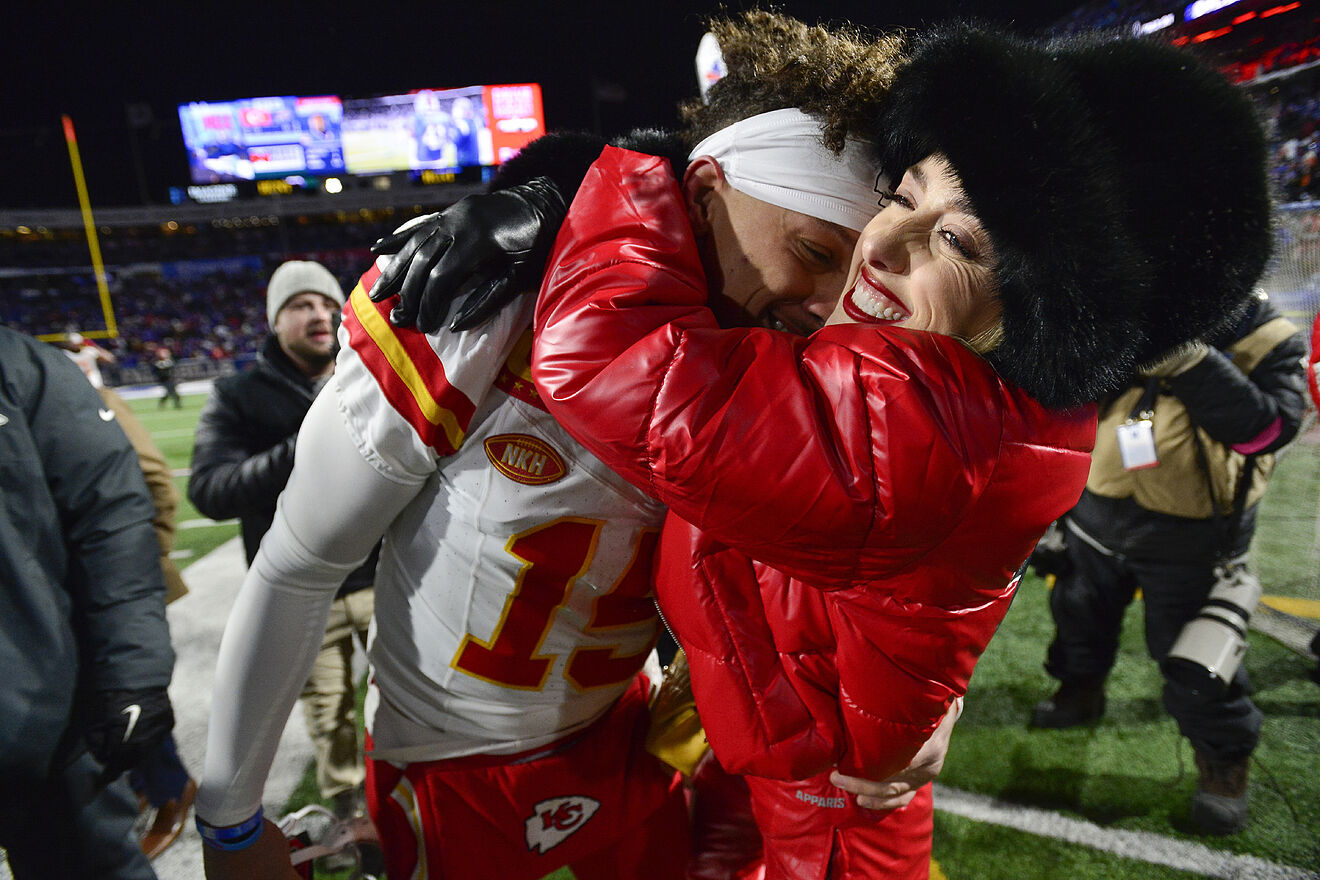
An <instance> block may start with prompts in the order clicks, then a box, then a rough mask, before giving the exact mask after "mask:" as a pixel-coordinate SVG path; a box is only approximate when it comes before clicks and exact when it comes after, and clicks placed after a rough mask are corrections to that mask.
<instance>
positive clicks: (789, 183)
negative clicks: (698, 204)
mask: <svg viewBox="0 0 1320 880" xmlns="http://www.w3.org/2000/svg"><path fill="white" fill-rule="evenodd" d="M867 153H868V151H867V149H866V147H865V145H864V144H863V143H862V142H861V141H856V140H853V139H851V138H849V139H848V141H847V143H846V144H845V146H844V148H843V153H842V154H840V155H835V154H834V153H833V152H831V151H830V150H828V149H826V148H825V146H824V145H823V144H822V143H821V142H820V121H819V120H817V119H813V118H812V117H810V116H808V115H807V114H805V113H803V112H802V111H801V110H798V109H797V108H789V109H787V110H772V111H770V112H769V113H761V114H759V115H757V116H752V117H749V118H747V119H742V120H739V121H738V122H735V123H734V124H733V125H730V126H729V127H728V128H722V129H720V130H719V131H717V132H715V133H714V134H713V135H711V136H710V137H708V138H706V139H705V140H704V141H702V142H701V143H699V144H697V146H696V147H695V148H694V149H693V150H692V153H691V154H690V155H689V156H688V161H689V162H691V161H692V160H693V159H696V158H697V157H698V156H710V157H712V158H713V159H715V160H716V161H717V162H719V163H720V168H722V169H723V170H724V176H725V177H726V178H727V179H728V181H729V183H730V185H732V186H733V188H734V189H736V190H738V192H740V193H744V194H746V195H749V196H751V197H752V198H756V199H760V200H761V201H763V202H769V203H770V204H772V205H777V206H779V207H781V208H788V209H789V210H790V211H797V212H799V213H802V214H806V215H807V216H809V217H816V218H818V219H820V220H826V221H828V222H830V223H837V224H839V225H840V226H844V227H846V228H848V229H853V230H856V231H857V232H861V230H862V227H864V226H865V225H866V224H867V223H868V222H869V221H870V220H871V218H872V217H874V216H875V213H876V211H878V210H880V192H879V190H884V189H888V187H887V186H881V182H879V181H878V179H877V169H876V166H875V163H874V161H873V160H871V159H870V158H869V157H868V155H867Z"/></svg>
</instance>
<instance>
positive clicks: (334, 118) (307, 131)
mask: <svg viewBox="0 0 1320 880" xmlns="http://www.w3.org/2000/svg"><path fill="white" fill-rule="evenodd" d="M343 118H344V108H343V103H342V102H341V101H340V100H339V98H338V97H337V96H334V95H323V96H320V97H306V98H303V97H293V96H284V97H274V98H248V99H244V100H239V101H220V102H213V103H209V102H205V101H199V102H194V103H191V104H180V105H179V124H180V125H181V126H182V128H183V143H184V146H185V147H186V148H187V150H188V168H189V172H190V174H191V177H192V181H193V183H197V184H206V183H226V182H234V181H240V180H262V179H269V178H276V177H287V176H289V175H294V174H310V175H314V176H321V175H327V174H343V173H344V171H345V166H344V146H343V141H342V138H341V128H342V124H343Z"/></svg>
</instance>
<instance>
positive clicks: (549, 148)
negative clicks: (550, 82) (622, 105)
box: [491, 128, 688, 205]
mask: <svg viewBox="0 0 1320 880" xmlns="http://www.w3.org/2000/svg"><path fill="white" fill-rule="evenodd" d="M612 143H613V144H614V146H616V147H622V148H623V149H625V150H634V151H636V152H638V153H649V154H651V155H654V156H661V157H663V158H666V159H668V160H669V162H670V164H671V165H672V166H673V167H674V168H675V169H676V171H675V175H674V176H675V177H677V178H678V179H679V180H682V179H683V170H684V169H685V168H686V167H687V151H688V147H687V145H686V144H685V143H684V142H683V140H682V138H680V137H679V136H678V135H676V134H673V133H671V132H666V131H662V130H661V129H658V128H639V129H637V130H636V131H632V132H629V133H628V134H626V135H623V136H622V137H619V138H616V139H615V140H614V141H612ZM605 144H606V141H605V139H604V138H603V137H600V136H599V135H594V134H587V133H585V132H573V131H561V132H554V133H551V134H546V135H542V136H541V137H539V138H537V139H536V140H534V141H532V142H530V143H529V144H527V146H525V147H523V149H522V151H521V152H519V153H518V155H516V156H514V157H513V158H512V159H510V160H509V161H508V162H505V163H504V164H503V165H501V166H500V171H499V174H498V175H497V176H496V177H495V180H494V182H493V183H492V184H491V189H492V190H500V189H508V188H509V187H511V186H514V185H515V184H519V183H526V182H527V181H529V180H531V179H532V178H533V177H548V178H550V179H551V180H552V181H554V184H555V187H556V188H557V189H558V190H559V194H560V195H561V196H563V197H564V204H566V205H568V204H572V202H573V196H575V195H576V194H577V190H578V187H579V186H580V185H581V184H582V179H583V178H584V177H586V176H587V169H588V168H590V167H591V164H592V163H593V162H595V161H596V159H598V158H600V151H601V150H602V149H604V147H605Z"/></svg>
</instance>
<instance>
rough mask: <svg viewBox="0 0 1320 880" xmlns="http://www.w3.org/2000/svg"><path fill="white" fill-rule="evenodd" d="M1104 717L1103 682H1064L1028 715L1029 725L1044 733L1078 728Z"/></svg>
mask: <svg viewBox="0 0 1320 880" xmlns="http://www.w3.org/2000/svg"><path fill="white" fill-rule="evenodd" d="M1104 714H1105V686H1104V683H1103V682H1100V683H1092V682H1086V683H1081V682H1067V681H1065V682H1064V683H1062V684H1061V685H1059V689H1058V690H1057V691H1055V692H1054V696H1052V697H1050V698H1049V699H1048V700H1041V701H1040V702H1039V703H1037V704H1036V708H1035V709H1034V710H1033V711H1032V713H1031V726H1032V727H1037V728H1041V729H1044V730H1062V729H1064V728H1066V727H1079V726H1081V725H1083V724H1092V723H1094V722H1096V721H1099V720H1100V717H1101V716H1102V715H1104Z"/></svg>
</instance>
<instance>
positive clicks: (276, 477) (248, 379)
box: [188, 334, 380, 595]
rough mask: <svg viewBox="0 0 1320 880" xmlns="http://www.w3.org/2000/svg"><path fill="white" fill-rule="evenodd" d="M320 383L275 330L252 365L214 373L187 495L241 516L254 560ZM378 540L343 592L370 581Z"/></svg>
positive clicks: (220, 513) (203, 506)
mask: <svg viewBox="0 0 1320 880" xmlns="http://www.w3.org/2000/svg"><path fill="white" fill-rule="evenodd" d="M315 398H316V388H315V386H314V385H313V384H312V381H311V380H310V379H308V378H307V377H306V376H304V375H303V374H302V373H301V372H300V371H299V370H298V368H297V367H296V366H295V365H294V363H293V361H291V360H290V359H289V356H288V355H286V354H285V353H284V349H282V348H280V345H279V341H278V340H277V339H276V338H275V335H274V334H271V335H270V336H268V337H267V338H266V342H265V345H263V346H262V350H261V353H260V354H259V355H258V356H257V362H256V365H255V366H254V367H252V368H251V369H249V370H246V371H244V372H241V373H236V374H234V375H232V376H225V377H224V378H222V379H218V380H216V383H215V385H214V387H213V388H212V389H211V396H210V398H209V399H208V400H207V401H206V405H205V406H204V407H203V408H202V414H201V416H200V417H199V419H198V422H197V439H196V442H195V443H194V445H193V455H192V476H191V477H190V478H189V480H188V499H189V500H190V501H192V503H193V504H194V505H195V506H196V507H197V509H198V510H199V511H201V512H202V513H203V514H205V515H206V516H209V517H211V518H212V519H233V518H235V517H237V518H238V520H239V522H240V523H241V525H242V530H243V550H244V552H245V553H246V555H247V561H248V565H251V564H252V560H253V559H254V558H255V557H256V555H257V548H258V547H260V546H261V538H262V536H263V535H265V534H266V531H267V530H268V529H269V528H270V525H271V523H272V522H274V520H275V502H276V499H278V498H279V495H280V492H282V491H283V490H284V486H285V484H286V483H288V482H289V475H290V474H291V473H293V450H294V445H295V443H296V442H297V440H298V429H299V428H300V427H301V426H302V421H303V417H304V416H305V415H307V410H308V409H310V408H311V405H312V401H313V400H314V399H315ZM379 549H380V548H379V545H377V548H376V550H374V551H372V554H371V557H370V558H368V559H367V561H366V562H365V563H364V564H363V565H362V567H361V568H359V569H358V570H356V571H354V572H353V573H352V574H350V575H349V576H348V577H347V578H346V579H345V580H344V586H343V587H342V588H341V589H340V595H343V594H344V593H350V592H353V591H354V590H358V589H362V588H363V587H367V586H370V585H371V584H372V582H373V579H374V576H375V571H376V557H377V554H378V552H379Z"/></svg>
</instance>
